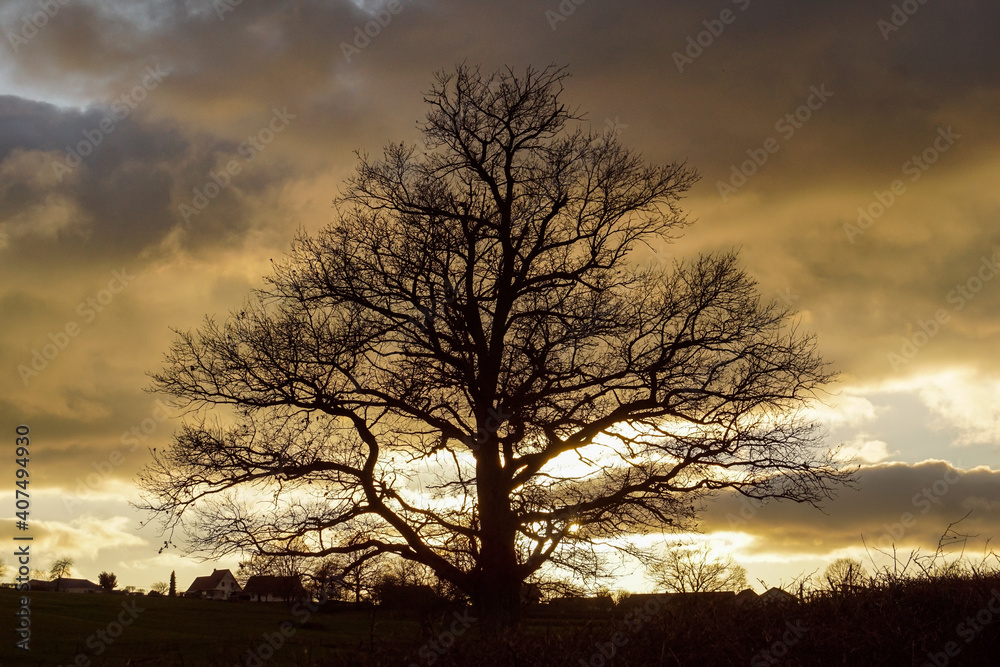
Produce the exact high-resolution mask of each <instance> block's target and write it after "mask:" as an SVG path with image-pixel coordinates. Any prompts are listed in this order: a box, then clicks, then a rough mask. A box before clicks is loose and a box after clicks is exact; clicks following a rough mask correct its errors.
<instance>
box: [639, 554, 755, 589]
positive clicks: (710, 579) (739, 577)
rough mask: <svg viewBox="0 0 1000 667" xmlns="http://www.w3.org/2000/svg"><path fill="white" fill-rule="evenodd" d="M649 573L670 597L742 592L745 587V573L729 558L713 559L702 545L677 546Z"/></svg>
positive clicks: (650, 568) (655, 563) (651, 568)
mask: <svg viewBox="0 0 1000 667" xmlns="http://www.w3.org/2000/svg"><path fill="white" fill-rule="evenodd" d="M648 571H649V575H650V577H651V578H652V579H653V581H655V582H656V585H657V587H658V588H662V589H663V590H665V591H667V592H671V593H713V592H716V591H741V590H743V589H744V588H746V587H747V572H746V569H744V568H743V567H742V566H741V565H737V564H736V563H734V562H733V559H732V558H730V557H728V556H725V557H722V558H717V557H715V556H713V554H712V552H711V550H710V549H709V548H708V546H706V545H704V544H703V545H700V546H697V547H695V546H691V545H679V546H676V547H674V548H672V549H670V550H669V551H668V552H667V554H666V557H665V558H664V559H663V560H660V561H656V562H654V563H652V564H651V565H650V566H649V568H648Z"/></svg>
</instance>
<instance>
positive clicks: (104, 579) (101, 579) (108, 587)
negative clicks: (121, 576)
mask: <svg viewBox="0 0 1000 667" xmlns="http://www.w3.org/2000/svg"><path fill="white" fill-rule="evenodd" d="M97 583H98V585H99V586H100V587H101V588H103V589H104V591H105V592H106V593H110V592H111V591H113V590H114V589H115V587H116V586H117V585H118V577H116V576H115V573H114V572H101V573H100V574H99V575H98V576H97Z"/></svg>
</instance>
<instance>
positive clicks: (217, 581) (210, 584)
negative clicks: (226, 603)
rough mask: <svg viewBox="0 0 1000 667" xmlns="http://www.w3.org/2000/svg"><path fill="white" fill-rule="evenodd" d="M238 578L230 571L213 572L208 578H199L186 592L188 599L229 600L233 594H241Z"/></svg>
mask: <svg viewBox="0 0 1000 667" xmlns="http://www.w3.org/2000/svg"><path fill="white" fill-rule="evenodd" d="M240 590H241V589H240V585H239V583H238V582H237V581H236V577H234V576H233V573H232V572H230V571H229V570H212V574H211V575H209V576H207V577H198V578H197V579H195V580H194V583H192V584H191V585H190V586H188V589H187V590H186V591H185V592H184V595H185V596H186V597H196V598H203V599H205V600H228V599H229V596H230V595H232V594H233V593H239V592H240Z"/></svg>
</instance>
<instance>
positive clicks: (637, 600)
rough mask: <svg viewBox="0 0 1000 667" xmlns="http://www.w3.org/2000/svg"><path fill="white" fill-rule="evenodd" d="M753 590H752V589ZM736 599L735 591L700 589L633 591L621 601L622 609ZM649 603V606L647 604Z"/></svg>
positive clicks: (723, 601) (710, 603)
mask: <svg viewBox="0 0 1000 667" xmlns="http://www.w3.org/2000/svg"><path fill="white" fill-rule="evenodd" d="M751 592H752V591H751ZM735 599H736V593H735V592H733V591H699V592H688V593H633V594H631V595H629V596H628V597H627V598H625V599H623V600H622V601H621V605H620V606H621V608H622V609H634V608H636V607H646V608H658V607H661V606H662V607H668V606H677V605H681V606H697V607H711V606H714V605H717V604H725V603H728V602H732V601H733V600H735ZM646 605H648V607H647V606H646Z"/></svg>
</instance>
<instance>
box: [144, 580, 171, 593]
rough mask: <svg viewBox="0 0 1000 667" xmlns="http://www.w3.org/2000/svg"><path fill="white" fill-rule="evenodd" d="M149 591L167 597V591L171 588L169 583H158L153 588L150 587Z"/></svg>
mask: <svg viewBox="0 0 1000 667" xmlns="http://www.w3.org/2000/svg"><path fill="white" fill-rule="evenodd" d="M149 590H150V591H153V592H155V593H159V594H160V595H166V594H167V591H168V590H170V588H169V587H168V586H167V582H165V581H157V582H156V583H154V584H153V585H152V586H150V588H149Z"/></svg>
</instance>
